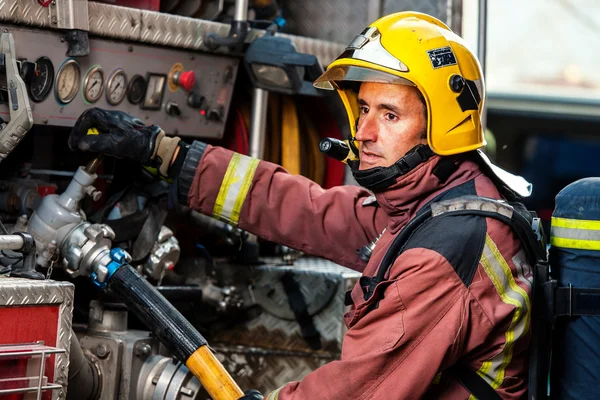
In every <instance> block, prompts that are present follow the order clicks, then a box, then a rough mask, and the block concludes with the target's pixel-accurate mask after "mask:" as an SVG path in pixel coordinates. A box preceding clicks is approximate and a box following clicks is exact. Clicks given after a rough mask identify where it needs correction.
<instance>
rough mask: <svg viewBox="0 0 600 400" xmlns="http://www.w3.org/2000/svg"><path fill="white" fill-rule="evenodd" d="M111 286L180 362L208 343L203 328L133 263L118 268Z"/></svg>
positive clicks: (111, 279)
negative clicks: (199, 328)
mask: <svg viewBox="0 0 600 400" xmlns="http://www.w3.org/2000/svg"><path fill="white" fill-rule="evenodd" d="M108 287H109V289H110V290H111V291H113V292H114V293H115V294H116V295H117V296H119V299H120V300H121V301H122V302H123V303H125V304H126V305H127V307H128V308H129V309H130V310H131V311H133V313H134V314H135V315H136V316H137V317H138V318H139V319H140V320H141V321H142V322H144V323H145V324H146V326H148V328H149V329H150V330H151V331H152V332H153V333H154V334H155V335H156V336H157V337H158V339H159V340H160V341H161V342H162V343H163V344H164V345H165V346H166V347H167V348H168V349H169V350H170V351H171V352H172V353H173V354H175V356H176V357H177V358H178V359H179V360H180V361H181V362H186V361H187V359H188V358H189V357H190V356H191V355H192V354H193V353H194V352H195V351H196V350H197V349H198V348H199V347H201V346H203V345H205V344H206V339H204V337H203V336H202V335H201V334H200V332H198V331H197V330H196V328H194V327H193V326H192V324H191V323H190V322H189V321H188V320H187V319H185V317H184V316H183V315H181V313H180V312H179V311H178V310H177V309H176V308H175V307H173V305H172V304H171V303H170V302H169V301H168V300H167V299H165V297H164V296H163V295H161V294H160V293H159V292H158V291H157V290H156V288H155V287H154V286H152V285H150V283H149V282H148V281H147V280H146V279H144V278H143V277H142V276H141V275H140V274H139V273H138V272H137V271H136V270H135V269H133V268H132V267H131V266H130V265H123V266H122V267H121V268H119V269H118V270H117V271H116V272H115V273H114V274H113V275H112V276H111V277H110V279H109V281H108Z"/></svg>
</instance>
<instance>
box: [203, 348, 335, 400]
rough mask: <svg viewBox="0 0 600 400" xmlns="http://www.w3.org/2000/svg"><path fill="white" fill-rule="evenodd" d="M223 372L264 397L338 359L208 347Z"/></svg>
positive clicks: (258, 349) (255, 349)
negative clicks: (221, 365) (213, 352)
mask: <svg viewBox="0 0 600 400" xmlns="http://www.w3.org/2000/svg"><path fill="white" fill-rule="evenodd" d="M211 347H212V348H213V349H214V350H215V355H216V356H217V358H218V359H219V361H221V363H222V364H223V366H224V367H225V369H226V370H227V371H228V372H229V373H230V375H231V377H232V378H233V379H234V380H235V382H236V383H237V384H238V385H239V386H240V387H241V388H252V389H257V390H259V391H260V392H261V393H264V394H267V393H269V392H271V391H273V390H275V389H277V388H279V387H281V386H283V385H284V384H286V383H288V382H292V381H299V380H301V379H302V378H304V377H305V376H306V375H308V374H309V373H311V372H312V371H314V370H316V369H317V368H319V367H321V366H323V365H325V364H327V363H328V362H330V361H333V360H335V359H337V358H323V357H313V356H311V355H306V354H293V353H287V354H286V353H283V352H277V351H272V350H264V349H260V348H256V347H244V346H237V347H231V346H222V345H216V346H215V345H213V346H211Z"/></svg>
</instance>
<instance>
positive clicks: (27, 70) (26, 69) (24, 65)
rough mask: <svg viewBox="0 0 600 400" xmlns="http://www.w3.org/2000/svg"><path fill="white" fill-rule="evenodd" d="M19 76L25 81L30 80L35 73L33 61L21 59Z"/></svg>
mask: <svg viewBox="0 0 600 400" xmlns="http://www.w3.org/2000/svg"><path fill="white" fill-rule="evenodd" d="M20 72H21V78H23V80H24V81H25V82H31V78H33V77H34V75H35V63H33V62H31V61H25V60H23V61H21V71H20Z"/></svg>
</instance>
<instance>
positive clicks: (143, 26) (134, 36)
mask: <svg viewBox="0 0 600 400" xmlns="http://www.w3.org/2000/svg"><path fill="white" fill-rule="evenodd" d="M0 1H2V0H0ZM89 16H90V33H91V34H93V35H98V36H103V37H110V38H115V39H122V40H130V41H134V42H144V43H150V44H155V45H162V46H170V47H178V48H186V49H195V50H202V51H209V49H208V48H206V47H205V46H204V38H205V37H206V35H207V34H209V33H216V34H218V35H221V36H227V34H228V33H229V25H227V24H222V23H219V22H212V21H207V20H201V19H194V18H187V17H181V16H177V15H171V14H162V13H157V12H152V11H146V10H135V9H131V8H126V7H119V6H113V5H109V4H102V3H93V2H90V3H89ZM262 35H264V31H262V30H257V29H253V30H252V31H250V33H249V34H248V36H247V38H246V41H247V42H250V41H252V40H254V39H255V38H256V37H259V36H262ZM282 36H286V37H289V38H291V39H292V41H293V42H294V44H295V45H296V49H297V50H298V51H299V52H302V53H310V54H314V55H316V56H317V57H318V58H319V60H320V61H321V63H323V64H325V65H326V64H328V63H330V62H331V61H333V60H334V59H335V58H336V57H337V56H338V55H340V54H341V53H342V52H343V51H344V48H345V46H344V45H341V44H338V43H331V42H327V41H324V40H318V39H311V38H304V37H298V36H293V35H282ZM217 52H220V53H227V50H226V49H225V48H220V49H219V50H218V51H217Z"/></svg>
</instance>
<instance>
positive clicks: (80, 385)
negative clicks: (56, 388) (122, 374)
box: [67, 331, 102, 400]
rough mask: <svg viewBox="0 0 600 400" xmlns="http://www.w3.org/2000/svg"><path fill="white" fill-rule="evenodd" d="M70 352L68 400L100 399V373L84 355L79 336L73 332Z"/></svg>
mask: <svg viewBox="0 0 600 400" xmlns="http://www.w3.org/2000/svg"><path fill="white" fill-rule="evenodd" d="M70 349H71V351H70V352H69V385H68V388H69V389H68V390H67V400H71V399H73V400H93V399H97V398H98V397H100V392H101V386H102V385H101V384H100V371H98V369H97V368H96V366H95V365H94V363H93V362H92V360H90V359H89V358H87V357H86V356H85V355H84V354H83V350H82V349H81V344H79V340H78V339H77V335H75V333H74V332H73V331H71V347H70Z"/></svg>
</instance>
